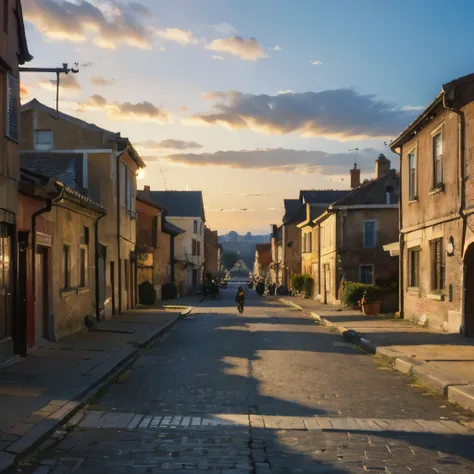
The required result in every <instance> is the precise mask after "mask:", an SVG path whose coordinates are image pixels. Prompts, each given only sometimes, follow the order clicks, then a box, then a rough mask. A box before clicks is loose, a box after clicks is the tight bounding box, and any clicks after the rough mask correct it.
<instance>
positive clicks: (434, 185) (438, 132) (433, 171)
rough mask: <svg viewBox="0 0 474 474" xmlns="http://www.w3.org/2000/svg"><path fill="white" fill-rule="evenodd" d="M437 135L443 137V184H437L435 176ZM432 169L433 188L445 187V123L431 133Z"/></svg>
mask: <svg viewBox="0 0 474 474" xmlns="http://www.w3.org/2000/svg"><path fill="white" fill-rule="evenodd" d="M436 135H440V137H441V157H442V158H441V166H442V175H443V179H442V180H441V183H435V181H436V176H435V175H434V173H435V149H434V146H433V141H434V138H435V136H436ZM431 169H432V173H433V180H432V183H431V188H432V191H433V190H437V189H438V187H437V185H440V184H441V185H443V183H444V122H442V123H441V124H440V125H438V126H437V127H436V128H435V129H434V130H432V131H431Z"/></svg>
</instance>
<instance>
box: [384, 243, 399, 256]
mask: <svg viewBox="0 0 474 474" xmlns="http://www.w3.org/2000/svg"><path fill="white" fill-rule="evenodd" d="M383 249H384V250H385V252H389V253H390V256H391V257H398V256H399V255H400V242H392V243H391V244H387V245H384V246H383Z"/></svg>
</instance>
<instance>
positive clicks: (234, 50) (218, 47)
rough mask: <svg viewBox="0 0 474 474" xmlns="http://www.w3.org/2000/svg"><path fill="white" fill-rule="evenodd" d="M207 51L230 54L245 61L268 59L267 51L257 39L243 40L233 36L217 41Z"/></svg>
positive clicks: (207, 47) (208, 46) (240, 37)
mask: <svg viewBox="0 0 474 474" xmlns="http://www.w3.org/2000/svg"><path fill="white" fill-rule="evenodd" d="M206 49H210V50H211V51H216V52H218V53H228V54H232V55H233V56H238V57H239V58H240V59H243V60H245V61H257V60H258V59H261V58H266V57H267V56H266V54H265V50H264V49H263V47H262V45H261V44H260V43H259V42H258V41H257V40H256V39H255V38H248V39H246V38H242V36H231V37H230V38H225V39H215V40H214V41H212V42H211V44H209V45H207V46H206Z"/></svg>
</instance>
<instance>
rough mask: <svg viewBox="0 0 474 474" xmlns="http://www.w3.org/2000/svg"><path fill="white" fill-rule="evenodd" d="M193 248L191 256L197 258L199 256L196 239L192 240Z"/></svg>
mask: <svg viewBox="0 0 474 474" xmlns="http://www.w3.org/2000/svg"><path fill="white" fill-rule="evenodd" d="M191 246H192V249H191V255H192V256H193V257H196V256H197V240H196V239H192V243H191Z"/></svg>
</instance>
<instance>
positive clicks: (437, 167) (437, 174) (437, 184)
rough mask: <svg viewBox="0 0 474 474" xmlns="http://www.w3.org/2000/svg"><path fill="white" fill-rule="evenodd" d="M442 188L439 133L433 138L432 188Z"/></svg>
mask: <svg viewBox="0 0 474 474" xmlns="http://www.w3.org/2000/svg"><path fill="white" fill-rule="evenodd" d="M442 186H443V137H442V133H441V132H439V133H437V134H436V135H435V136H434V137H433V188H441V187H442Z"/></svg>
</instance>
